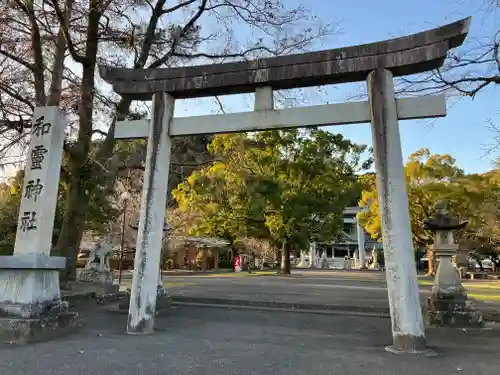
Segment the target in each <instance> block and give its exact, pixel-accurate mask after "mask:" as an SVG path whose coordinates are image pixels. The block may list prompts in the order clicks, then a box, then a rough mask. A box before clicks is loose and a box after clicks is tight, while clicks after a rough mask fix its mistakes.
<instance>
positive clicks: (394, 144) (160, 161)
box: [100, 18, 471, 352]
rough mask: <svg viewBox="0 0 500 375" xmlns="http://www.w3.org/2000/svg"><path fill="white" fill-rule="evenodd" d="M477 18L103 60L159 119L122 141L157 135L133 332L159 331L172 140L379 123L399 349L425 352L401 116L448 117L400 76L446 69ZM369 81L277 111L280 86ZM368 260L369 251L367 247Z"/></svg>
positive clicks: (125, 92) (440, 100) (150, 160)
mask: <svg viewBox="0 0 500 375" xmlns="http://www.w3.org/2000/svg"><path fill="white" fill-rule="evenodd" d="M470 20H471V19H470V18H466V19H463V20H460V21H457V22H454V23H451V24H448V25H446V26H442V27H439V28H436V29H433V30H428V31H425V32H422V33H418V34H414V35H410V36H406V37H402V38H397V39H391V40H386V41H383V42H378V43H372V44H365V45H359V46H353V47H347V48H339V49H333V50H327V51H320V52H311V53H305V54H298V55H291V56H281V57H274V58H267V59H257V60H253V61H247V62H235V63H226V64H215V65H214V64H212V65H202V66H192V67H184V68H159V69H137V70H134V69H123V68H108V67H100V72H101V76H102V77H103V79H104V80H106V81H107V82H109V83H110V84H112V86H113V89H114V90H115V91H116V92H117V93H118V94H120V95H122V96H125V97H129V98H130V99H136V100H151V99H152V101H153V111H152V118H151V120H150V121H145V120H140V121H125V122H120V123H118V124H117V126H116V131H115V137H117V138H145V137H147V138H148V150H147V156H146V171H145V178H144V185H143V193H142V194H143V198H142V202H143V204H142V207H141V213H140V220H139V223H140V224H139V228H138V237H137V246H136V256H135V266H134V276H133V281H132V294H131V298H130V307H129V319H128V326H127V332H129V333H150V332H153V325H154V315H155V307H156V291H157V283H158V268H159V266H160V251H161V238H162V228H163V223H164V218H165V217H164V215H165V203H166V192H167V182H168V169H169V168H168V165H169V161H170V152H171V137H173V136H180V135H188V134H206V133H221V132H238V131H252V130H265V129H283V128H290V127H301V126H318V125H336V124H352V123H362V122H371V126H372V137H373V148H374V156H375V168H376V172H377V191H378V199H379V205H380V211H381V220H382V238H383V246H384V255H385V264H386V275H387V288H388V294H389V304H390V310H391V319H392V333H393V344H394V345H393V346H391V347H390V350H393V351H402V352H418V351H421V350H425V347H426V341H425V332H424V325H423V320H422V312H421V307H420V299H419V288H418V284H417V275H416V267H415V259H414V255H413V245H412V237H411V227H410V217H409V210H408V195H407V191H406V180H405V173H404V168H403V156H402V153H401V140H400V135H399V127H398V119H401V120H404V119H414V118H427V117H439V116H444V115H445V112H446V111H445V100H444V97H442V96H427V97H420V98H404V99H398V100H396V98H395V95H394V84H393V77H394V76H403V75H408V74H414V73H421V72H425V71H429V70H432V69H436V68H439V67H440V66H441V65H442V64H443V62H444V59H445V58H446V56H447V53H448V51H449V50H450V49H452V48H455V47H458V46H460V45H461V44H462V43H463V41H464V39H465V37H466V35H467V33H468V30H469V24H470ZM364 80H366V81H367V84H368V96H369V101H366V102H355V103H344V104H331V105H323V106H314V107H304V108H293V109H283V110H275V109H274V106H273V90H277V89H291V88H300V87H308V86H318V85H326V84H333V83H342V82H356V81H364ZM249 92H255V93H256V95H255V111H254V112H251V113H238V114H227V115H211V116H198V117H187V118H175V119H174V118H173V112H174V102H175V99H176V98H192V97H206V96H213V95H224V94H234V93H249ZM360 258H361V259H364V256H362V254H360Z"/></svg>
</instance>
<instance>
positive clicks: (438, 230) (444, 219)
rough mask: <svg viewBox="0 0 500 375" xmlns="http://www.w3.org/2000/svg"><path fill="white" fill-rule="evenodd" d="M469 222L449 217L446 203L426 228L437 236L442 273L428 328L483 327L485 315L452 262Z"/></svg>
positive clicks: (428, 310)
mask: <svg viewBox="0 0 500 375" xmlns="http://www.w3.org/2000/svg"><path fill="white" fill-rule="evenodd" d="M467 223H468V222H467V221H464V220H459V218H458V217H454V216H451V215H450V214H449V213H448V209H447V204H446V202H444V201H441V202H438V203H437V204H436V208H435V213H434V215H433V216H432V217H431V218H429V219H427V220H426V221H425V228H426V229H429V230H430V231H432V232H433V237H434V245H433V247H434V255H435V257H436V258H437V259H438V261H439V264H438V269H437V272H436V276H435V278H434V284H433V286H432V296H431V297H430V298H429V299H428V300H427V305H426V308H425V312H424V316H425V320H426V322H427V324H430V325H440V326H454V327H470V326H480V325H481V324H482V316H481V313H480V312H479V311H477V310H475V309H474V306H473V304H472V302H471V301H470V300H468V298H467V292H466V291H465V288H464V287H463V286H462V282H461V280H460V276H459V274H458V272H457V269H456V268H455V266H454V265H453V262H452V258H453V257H454V256H455V255H456V254H457V251H458V250H459V245H458V244H456V243H455V238H454V235H455V233H456V231H457V230H459V229H462V228H464V227H465V226H466V225H467Z"/></svg>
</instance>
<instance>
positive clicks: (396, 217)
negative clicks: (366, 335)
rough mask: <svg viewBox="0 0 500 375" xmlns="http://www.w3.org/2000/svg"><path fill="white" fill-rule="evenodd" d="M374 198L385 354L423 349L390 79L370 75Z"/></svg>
mask: <svg viewBox="0 0 500 375" xmlns="http://www.w3.org/2000/svg"><path fill="white" fill-rule="evenodd" d="M367 83H368V95H369V100H370V106H371V126H372V138H373V151H374V156H375V169H376V172H377V178H376V183H377V192H378V201H379V206H380V216H381V227H382V242H383V246H384V259H385V270H386V271H385V272H386V277H387V290H388V294H389V307H390V312H391V321H392V336H393V345H391V346H388V347H387V348H386V349H387V350H388V351H392V352H397V353H419V352H423V351H425V349H426V340H425V331H424V323H423V319H422V310H421V306H420V298H419V288H418V283H417V269H416V264H415V257H414V253H413V244H412V235H411V226H410V213H409V207H408V193H407V190H406V176H405V171H404V166H403V155H402V151H401V139H400V135H399V125H398V115H397V107H396V98H395V94H394V82H393V76H392V73H391V72H390V71H389V70H387V69H376V70H373V71H372V72H371V73H370V74H369V75H368V79H367Z"/></svg>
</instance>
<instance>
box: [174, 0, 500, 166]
mask: <svg viewBox="0 0 500 375" xmlns="http://www.w3.org/2000/svg"><path fill="white" fill-rule="evenodd" d="M284 1H285V2H286V3H287V4H289V5H292V4H299V3H300V1H299V0H284ZM481 2H482V0H475V1H474V0H419V1H408V0H399V1H396V0H377V1H373V0H354V1H342V0H314V1H312V0H311V1H309V2H307V3H306V4H307V6H308V7H310V8H312V9H313V10H314V12H315V13H316V14H317V15H318V16H319V17H320V18H322V19H323V20H324V21H330V20H331V21H333V22H335V21H340V27H341V29H342V32H341V33H340V34H339V35H336V36H335V37H332V38H330V39H329V40H327V41H326V42H323V43H321V44H317V45H316V46H314V48H313V49H315V50H320V49H327V48H337V47H341V46H347V45H355V44H361V43H368V42H375V41H379V40H384V39H388V38H392V37H398V36H403V35H407V34H412V33H415V32H420V31H423V30H426V29H430V28H434V27H437V26H440V25H443V24H446V23H449V22H453V21H455V20H458V19H461V18H464V17H467V16H472V17H473V18H472V25H471V31H470V34H469V39H470V40H473V39H474V38H478V37H481V36H492V35H494V32H495V31H496V30H498V27H497V24H498V22H497V21H496V19H495V18H494V17H488V18H485V16H484V14H485V13H484V10H483V9H481V8H482V6H481V4H480V3H481ZM329 15H331V16H329ZM329 18H330V19H329ZM242 37H244V36H242ZM349 90H352V88H350V89H349V88H348V87H340V88H336V89H332V90H328V94H327V95H326V96H325V95H323V96H322V97H323V100H327V101H339V100H340V99H342V98H345V97H346V96H348V95H349V93H350V91H349ZM495 90H496V89H495V88H494V87H491V88H487V89H486V90H484V91H483V92H481V93H480V94H479V95H477V96H476V97H475V99H474V100H472V99H471V98H461V99H460V100H456V99H455V100H452V101H449V106H448V107H449V108H448V115H447V117H445V118H440V119H433V120H416V121H402V122H400V128H401V139H402V145H403V155H404V157H407V156H408V155H409V154H411V153H412V152H414V151H416V150H417V149H419V148H422V147H427V148H430V149H431V151H432V152H434V153H449V154H451V155H452V156H453V157H455V158H456V159H457V164H458V165H459V166H460V167H462V168H463V169H465V171H466V172H468V173H473V172H483V171H486V170H488V169H491V167H492V159H493V158H494V157H496V156H497V155H495V154H494V153H493V154H491V153H490V154H489V155H486V152H485V148H486V147H487V145H488V144H490V143H491V138H492V136H493V133H492V132H491V131H490V130H489V129H488V121H493V122H497V123H498V124H500V108H498V107H499V106H498V104H497V103H498V101H496V103H495V99H496V98H497V94H498V92H495ZM224 103H229V107H230V111H241V110H250V108H251V102H250V101H249V100H248V98H246V99H245V98H243V97H241V96H233V97H231V98H227V99H226V100H225V101H224ZM322 103H324V101H323V102H322V101H321V100H320V101H316V102H315V103H308V104H322ZM209 107H210V109H212V110H213V108H214V107H213V105H212V106H210V105H208V104H206V102H204V103H203V104H202V103H201V102H200V103H199V104H197V105H195V104H194V102H192V101H186V102H184V103H178V104H177V107H176V109H177V110H176V115H178V116H187V115H191V116H192V115H198V114H204V113H207V112H210V110H209V109H208V108H209ZM329 129H331V130H332V131H335V132H340V133H342V134H344V135H345V136H346V137H348V138H350V139H352V140H353V141H356V142H358V143H363V144H368V145H371V134H370V127H369V124H361V125H349V126H340V127H339V126H338V127H330V128H329ZM499 155H500V153H499Z"/></svg>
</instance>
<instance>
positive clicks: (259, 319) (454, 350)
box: [0, 306, 500, 375]
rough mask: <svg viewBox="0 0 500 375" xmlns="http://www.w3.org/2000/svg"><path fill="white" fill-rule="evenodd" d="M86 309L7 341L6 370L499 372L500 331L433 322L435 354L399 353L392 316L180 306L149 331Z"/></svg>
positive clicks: (1, 356) (190, 374)
mask: <svg viewBox="0 0 500 375" xmlns="http://www.w3.org/2000/svg"><path fill="white" fill-rule="evenodd" d="M107 309H108V307H105V306H94V307H92V308H90V307H88V308H86V309H84V310H83V311H81V314H82V321H83V327H82V328H81V329H80V331H79V332H78V333H76V334H74V335H72V336H68V337H66V338H62V339H59V340H57V341H52V342H47V343H40V344H36V345H29V346H19V347H14V346H9V345H4V346H0V374H1V375H35V374H36V375H39V374H44V375H59V374H60V375H63V374H64V375H84V374H85V375H97V374H98V375H108V374H109V375H111V374H120V375H131V374H141V375H163V374H165V375H166V374H168V375H171V374H175V375H184V374H186V375H195V374H199V375H212V374H213V375H216V374H217V375H225V374H245V375H246V374H262V375H264V374H269V375H285V374H286V375H294V374H301V375H303V374H308V375H315V374H324V375H327V374H339V375H340V374H356V375H363V374H370V375H376V374H384V375H391V374H394V375H401V374H405V375H417V374H429V373H437V374H442V375H445V374H457V373H460V374H470V375H483V374H484V375H488V374H491V375H493V374H494V375H498V374H499V373H500V357H499V356H498V348H499V347H500V331H498V330H496V329H491V330H484V331H482V332H478V331H468V332H464V331H461V330H453V331H452V330H442V329H430V330H428V342H429V345H430V346H431V347H433V348H434V349H435V350H436V352H437V353H438V355H437V356H435V357H421V356H407V355H395V354H391V353H387V352H385V351H384V346H385V345H387V344H390V343H391V336H390V321H389V320H388V319H377V318H358V317H344V316H325V315H314V314H297V313H286V312H262V311H261V312H258V311H242V310H227V309H221V308H216V309H211V308H193V307H178V308H173V309H172V310H171V312H170V314H169V315H168V316H166V317H161V318H160V317H159V318H157V321H156V326H157V328H158V330H157V332H156V333H155V334H153V335H148V336H128V335H126V334H125V333H124V330H125V323H126V316H123V315H117V314H112V313H110V312H108V311H107Z"/></svg>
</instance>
